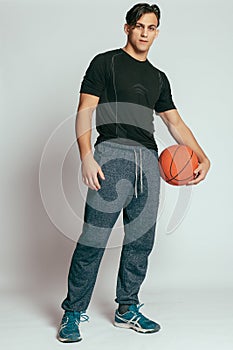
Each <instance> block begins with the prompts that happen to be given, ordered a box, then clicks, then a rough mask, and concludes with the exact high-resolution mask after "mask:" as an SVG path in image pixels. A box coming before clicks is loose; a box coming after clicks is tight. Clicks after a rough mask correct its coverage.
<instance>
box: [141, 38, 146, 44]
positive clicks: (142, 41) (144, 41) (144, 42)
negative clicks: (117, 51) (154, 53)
mask: <svg viewBox="0 0 233 350" xmlns="http://www.w3.org/2000/svg"><path fill="white" fill-rule="evenodd" d="M139 41H140V43H143V44H146V43H148V40H142V39H140V40H139Z"/></svg>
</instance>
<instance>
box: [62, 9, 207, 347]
mask: <svg viewBox="0 0 233 350" xmlns="http://www.w3.org/2000/svg"><path fill="white" fill-rule="evenodd" d="M159 21H160V10H159V8H158V6H156V5H149V4H145V3H143V4H136V5H135V6H133V7H132V8H131V9H130V10H129V11H128V13H127V15H126V24H125V26H124V30H125V33H126V35H127V43H126V45H125V47H124V48H119V49H115V50H111V51H107V52H104V53H101V54H98V55H97V56H95V57H94V59H93V60H92V61H91V63H90V65H89V67H88V69H87V71H86V74H85V76H84V79H83V82H82V85H81V89H80V101H79V107H78V114H77V119H76V133H77V142H78V146H79V151H80V158H81V161H82V178H83V181H84V183H85V184H86V185H87V186H88V192H87V198H86V204H85V213H84V224H83V231H82V234H81V236H80V238H79V241H78V243H77V246H76V248H75V251H74V253H73V257H72V261H71V266H70V271H69V276H68V293H67V297H66V298H65V300H64V301H63V302H62V305H61V306H62V308H63V309H64V310H65V312H64V315H63V318H62V321H61V325H60V328H59V331H58V339H59V340H60V341H62V342H75V341H80V340H81V335H80V331H79V324H80V322H81V321H85V320H87V319H88V316H87V315H86V314H85V311H86V309H87V307H88V305H89V302H90V299H91V295H92V292H93V289H94V285H95V281H96V277H97V273H98V269H99V264H100V262H101V258H102V256H103V253H104V250H105V247H106V244H107V241H108V238H109V235H110V233H111V231H112V228H113V226H114V224H115V222H116V220H117V218H118V216H119V215H120V213H121V210H122V209H123V223H124V232H125V236H124V241H123V245H122V251H121V258H120V266H119V272H118V277H117V288H116V299H115V301H116V302H117V303H118V304H119V306H118V309H117V310H116V312H115V321H114V324H115V326H119V327H123V328H132V329H134V330H136V331H138V332H141V333H152V332H157V331H158V330H159V329H160V325H159V324H158V323H156V322H154V321H151V320H150V319H148V318H147V317H145V316H144V315H143V314H142V313H141V312H140V311H139V308H140V307H141V306H142V304H141V305H139V299H138V293H139V289H140V286H141V284H142V282H143V280H144V278H145V276H146V271H147V263H148V256H149V254H150V252H151V250H152V248H153V244H154V238H155V228H156V216H157V211H158V205H159V193H160V174H159V168H158V149H157V145H156V142H155V140H154V137H153V131H154V130H153V111H155V112H156V113H157V114H158V115H159V116H160V117H161V118H162V120H163V121H164V122H165V124H166V125H167V127H168V129H169V131H170V133H171V135H172V136H173V137H174V139H175V140H176V141H177V142H178V143H182V144H186V145H188V146H190V147H191V148H192V149H193V150H194V151H195V152H196V154H197V156H198V158H199V166H198V168H197V169H196V177H195V179H194V180H193V181H191V182H190V183H189V184H190V185H191V184H198V183H199V182H200V181H202V180H203V179H204V178H205V176H206V174H207V172H208V170H209V167H210V161H209V159H208V158H207V156H206V155H205V153H204V152H203V150H202V149H201V147H200V146H199V145H198V143H197V141H196V140H195V138H194V136H193V134H192V132H191V130H190V129H189V128H188V127H187V126H186V125H185V123H184V122H183V120H182V119H181V117H180V115H179V113H178V111H177V109H176V107H175V105H174V102H173V100H172V95H171V89H170V84H169V81H168V78H167V77H166V75H165V73H164V72H162V71H160V70H159V69H157V68H156V67H154V66H153V65H152V64H151V63H150V62H149V61H148V59H147V55H148V51H149V49H150V46H151V45H152V43H153V41H154V40H155V38H156V37H157V36H158V33H159V30H158V26H159ZM95 109H96V124H97V126H96V127H97V131H98V133H99V135H98V138H97V140H96V143H95V145H94V147H95V151H94V154H93V153H92V147H91V119H92V114H93V111H94V110H95ZM120 180H126V181H120Z"/></svg>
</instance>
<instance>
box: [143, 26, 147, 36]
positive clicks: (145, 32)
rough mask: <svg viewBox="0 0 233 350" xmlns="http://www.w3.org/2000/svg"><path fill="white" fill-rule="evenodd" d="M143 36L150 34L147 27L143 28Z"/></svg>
mask: <svg viewBox="0 0 233 350" xmlns="http://www.w3.org/2000/svg"><path fill="white" fill-rule="evenodd" d="M142 36H143V37H147V36H148V33H147V29H146V28H143V30H142Z"/></svg>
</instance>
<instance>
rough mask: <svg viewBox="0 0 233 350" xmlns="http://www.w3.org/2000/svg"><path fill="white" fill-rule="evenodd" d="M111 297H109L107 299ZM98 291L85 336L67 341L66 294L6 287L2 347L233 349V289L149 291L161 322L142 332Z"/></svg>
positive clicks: (152, 312)
mask: <svg viewBox="0 0 233 350" xmlns="http://www.w3.org/2000/svg"><path fill="white" fill-rule="evenodd" d="M106 299H108V301H107V302H106ZM110 300H112V295H108V296H107V298H106V296H104V295H103V294H102V295H100V294H98V293H95V294H94V296H93V299H92V302H91V305H90V307H89V309H88V315H89V316H90V321H89V323H87V322H86V323H82V325H81V333H82V336H83V340H82V341H81V342H79V343H75V344H62V343H60V342H59V341H57V339H56V332H57V327H58V324H59V323H60V319H61V316H62V310H61V309H60V308H59V304H60V301H61V295H60V294H59V293H57V295H54V292H53V295H52V294H51V293H49V294H47V293H45V292H43V291H41V293H40V294H38V293H36V292H35V291H33V290H31V292H30V291H27V293H20V292H19V291H18V292H17V293H14V292H11V291H9V290H8V291H5V292H4V293H2V295H1V327H0V333H2V334H1V347H2V348H4V345H5V346H6V348H7V349H9V350H13V349H20V348H24V349H27V348H30V349H33V350H37V349H40V350H41V349H43V350H47V349H48V350H51V349H53V350H54V349H61V348H67V347H69V348H72V349H74V348H77V347H78V348H80V349H86V350H88V349H94V348H101V349H113V350H114V349H119V348H122V347H124V348H127V349H133V350H136V349H142V348H143V349H148V350H149V349H151V348H152V346H155V348H156V349H166V350H170V349H171V350H176V349H179V350H183V349H184V350H186V349H189V350H190V349H195V350H196V349H198V350H202V349H203V350H204V349H205V350H206V349H211V350H213V349H219V348H221V350H228V349H229V350H230V349H232V348H233V302H232V290H230V289H229V290H224V289H219V290H216V289H215V290H211V289H210V290H197V291H194V290H193V289H192V290H189V289H186V290H184V289H182V290H171V289H170V290H167V289H166V290H157V291H156V292H155V293H154V294H153V295H152V294H149V293H148V292H147V294H144V295H143V302H144V303H145V305H144V306H143V307H142V309H141V311H143V312H144V313H145V314H146V315H147V316H149V317H151V318H152V319H154V320H155V321H157V322H159V323H160V324H161V330H160V331H159V332H158V333H155V334H148V335H143V334H138V333H136V332H135V331H133V330H125V329H120V328H116V327H114V326H113V325H112V318H113V314H114V309H115V304H114V303H110Z"/></svg>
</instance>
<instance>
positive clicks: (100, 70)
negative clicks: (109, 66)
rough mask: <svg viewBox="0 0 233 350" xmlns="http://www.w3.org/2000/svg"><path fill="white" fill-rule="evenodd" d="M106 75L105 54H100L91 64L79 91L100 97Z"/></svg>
mask: <svg viewBox="0 0 233 350" xmlns="http://www.w3.org/2000/svg"><path fill="white" fill-rule="evenodd" d="M105 76H106V74H105V62H104V56H103V55H102V54H98V55H97V56H95V57H94V58H93V59H92V61H91V63H90V64H89V67H88V68H87V70H86V73H85V75H84V78H83V81H82V83H81V88H80V91H79V92H80V93H86V94H91V95H95V96H98V97H100V96H101V94H102V92H103V90H104V87H105Z"/></svg>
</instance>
